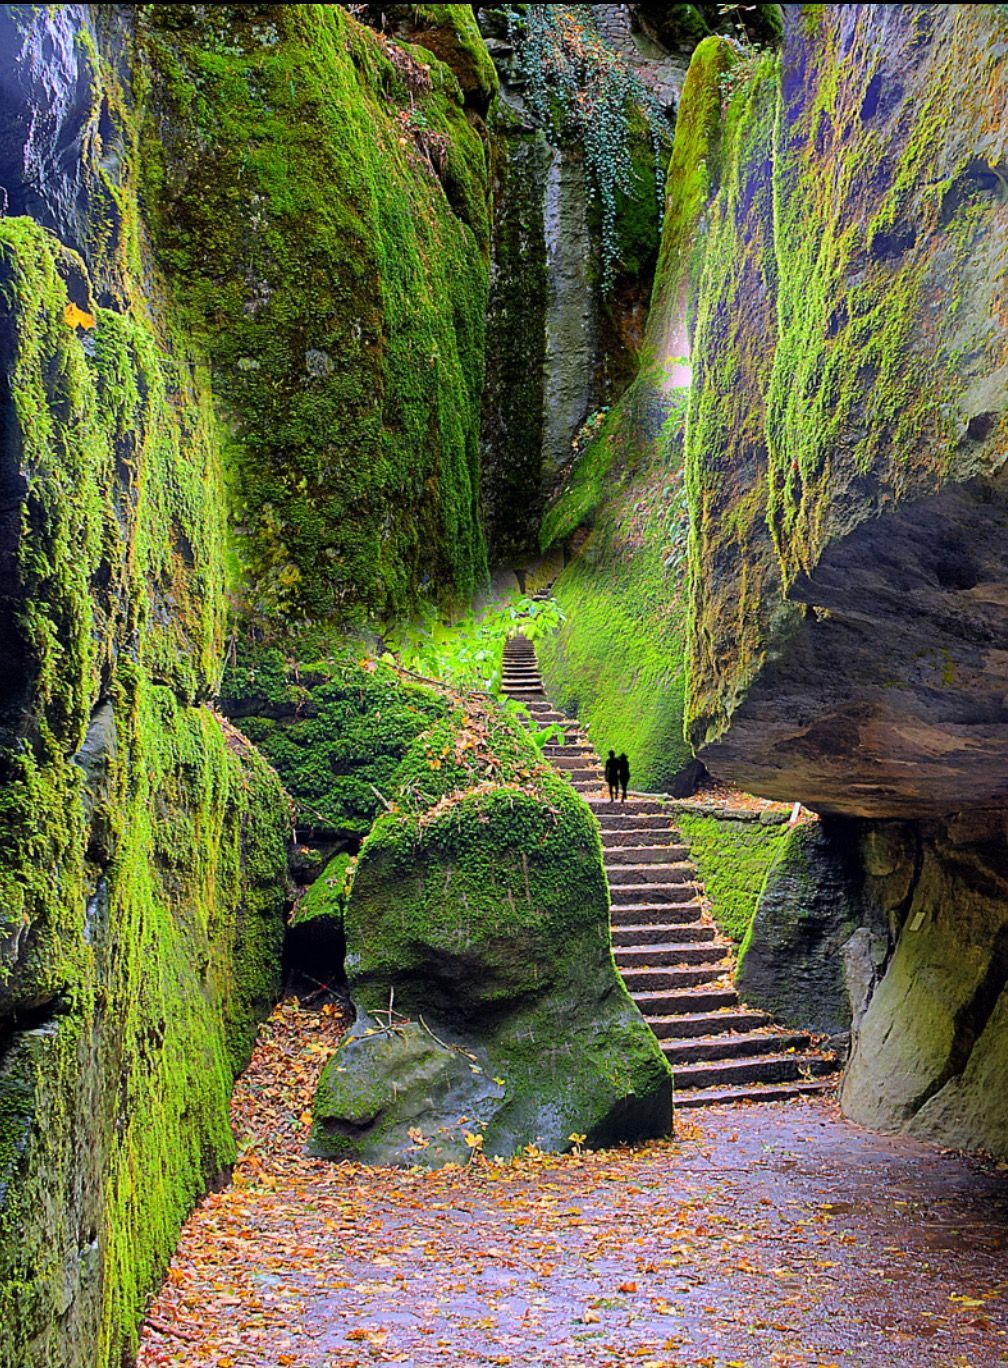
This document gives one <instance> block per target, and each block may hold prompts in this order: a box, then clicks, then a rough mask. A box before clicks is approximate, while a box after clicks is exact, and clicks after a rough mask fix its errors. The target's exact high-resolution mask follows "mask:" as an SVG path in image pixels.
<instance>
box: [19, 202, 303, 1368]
mask: <svg viewBox="0 0 1008 1368" xmlns="http://www.w3.org/2000/svg"><path fill="white" fill-rule="evenodd" d="M68 280H69V281H70V282H71V284H70V285H69V286H68V284H67V281H68ZM0 284H2V296H3V301H4V303H3V309H2V311H0V372H2V386H0V403H2V407H3V415H2V417H3V424H4V431H5V433H6V436H7V441H6V442H5V445H4V449H3V456H2V460H3V463H4V474H3V485H4V487H5V489H6V490H7V491H8V492H9V497H10V498H11V499H12V502H13V508H14V511H15V514H16V516H15V518H12V519H11V522H10V527H12V528H13V527H16V529H17V531H16V535H15V536H8V537H7V538H5V540H4V543H3V545H2V547H0V585H2V590H3V595H2V598H0V631H2V639H3V641H4V644H5V647H6V650H7V652H8V657H7V664H6V667H5V672H4V676H3V699H2V702H3V709H2V713H0V832H2V835H0V1327H2V1330H0V1364H2V1365H3V1368H43V1365H45V1366H46V1368H48V1366H49V1365H52V1364H56V1363H58V1364H61V1365H66V1366H67V1368H92V1365H102V1368H105V1365H109V1368H111V1365H114V1364H118V1363H120V1362H121V1361H122V1358H123V1356H124V1354H127V1355H128V1354H129V1352H130V1348H131V1346H132V1345H133V1343H134V1342H135V1333H136V1325H137V1322H138V1320H139V1317H140V1315H141V1314H142V1310H143V1307H144V1305H145V1301H146V1297H147V1295H148V1294H149V1292H150V1290H151V1287H152V1286H153V1284H154V1282H155V1281H156V1279H157V1277H158V1275H159V1274H160V1272H161V1270H162V1269H163V1267H164V1264H165V1261H166V1260H167V1258H168V1257H169V1255H170V1253H171V1250H172V1247H173V1244H174V1240H175V1237H176V1235H177V1231H178V1228H179V1225H180V1223H181V1221H182V1219H183V1217H184V1215H185V1213H186V1211H187V1210H188V1208H189V1207H190V1205H191V1204H192V1202H193V1201H194V1200H195V1199H196V1198H197V1197H198V1196H199V1194H200V1193H201V1192H202V1191H203V1190H204V1189H205V1186H206V1184H207V1183H208V1182H209V1181H211V1180H212V1179H213V1178H214V1177H215V1176H216V1175H217V1174H219V1173H220V1172H221V1171H222V1170H223V1169H224V1168H225V1167H226V1166H227V1164H228V1163H229V1162H230V1160H231V1158H232V1155H233V1141H232V1139H231V1134H230V1129H229V1126H228V1114H227V1103H228V1097H229V1093H230V1087H231V1082H232V1079H233V1077H234V1074H235V1073H236V1072H237V1071H238V1069H240V1068H241V1067H242V1066H243V1064H244V1062H245V1060H246V1059H247V1057H248V1053H249V1051H250V1049H251V1045H252V1038H253V1034H254V1022H255V1017H256V1015H257V1014H259V1013H262V1012H263V1011H264V1010H265V1009H266V1008H267V1007H268V1005H269V1002H270V1000H271V998H272V996H273V994H274V993H275V992H276V989H277V984H278V973H279V956H280V943H281V940H282V935H283V920H282V913H283V909H284V906H285V895H286V873H285V855H286V841H287V829H288V820H289V819H288V816H287V805H286V800H285V797H284V795H283V793H282V790H281V789H280V785H279V783H278V781H277V779H276V777H275V775H274V774H273V773H272V771H270V770H269V769H268V767H267V766H266V765H265V763H264V762H263V761H262V760H261V758H259V757H258V756H257V755H256V754H255V752H254V751H253V750H252V749H251V747H250V746H249V745H248V744H247V743H246V742H244V740H243V739H242V738H240V737H238V736H237V735H236V734H235V733H233V732H231V731H230V730H228V729H227V728H226V727H225V726H224V725H223V724H222V723H221V722H220V721H219V720H218V719H217V718H216V717H215V716H214V715H213V714H212V713H211V712H210V711H209V709H208V708H207V707H206V706H204V705H203V704H202V703H201V699H203V698H205V697H206V696H207V694H208V693H209V692H210V691H211V690H212V689H213V687H214V683H215V679H216V675H217V671H218V668H219V667H218V660H219V658H220V654H221V644H222V642H221V638H222V626H223V613H222V609H223V596H222V591H221V586H222V580H223V567H222V561H221V557H222V547H223V542H222V530H223V529H222V525H221V508H222V500H221V498H220V480H221V470H220V463H219V458H218V454H217V449H216V444H215V441H214V428H213V421H212V418H211V415H210V411H209V399H208V395H207V393H206V390H205V388H204V387H203V381H202V380H201V379H200V377H199V376H198V375H197V374H194V372H193V371H192V370H191V369H190V368H189V366H188V365H187V363H186V362H185V361H184V359H180V358H179V357H178V356H177V355H174V354H172V353H171V352H169V351H168V350H166V349H165V347H164V345H163V344H162V342H161V341H159V339H158V338H157V337H155V335H154V334H153V333H152V332H151V331H150V328H149V325H147V324H146V323H145V322H142V321H137V320H135V319H133V318H131V317H129V316H127V315H124V314H117V313H113V312H111V311H109V310H105V309H95V312H94V313H91V312H89V311H88V310H87V309H86V308H83V307H81V303H78V302H77V301H82V302H83V303H84V304H88V303H90V296H91V287H90V282H89V280H88V278H87V276H86V274H85V273H84V271H83V268H82V265H81V260H80V257H79V256H77V255H76V254H75V253H73V252H70V251H69V250H67V249H65V248H62V247H61V246H60V244H59V243H58V242H57V241H56V240H55V239H54V238H53V237H52V236H51V235H50V234H49V233H48V232H46V231H45V230H44V229H42V228H40V227H39V226H38V225H37V224H35V223H34V222H33V221H31V220H29V219H24V218H22V219H7V220H4V222H3V224H2V225H0ZM91 307H92V308H94V305H93V304H92V305H91Z"/></svg>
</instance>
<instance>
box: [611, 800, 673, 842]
mask: <svg viewBox="0 0 1008 1368" xmlns="http://www.w3.org/2000/svg"><path fill="white" fill-rule="evenodd" d="M595 816H596V817H597V818H598V821H599V826H600V827H601V828H602V834H603V836H620V835H627V836H640V835H643V834H646V833H647V832H649V831H650V832H651V833H652V834H654V833H655V832H661V833H662V835H666V834H667V835H669V836H674V837H676V838H677V839H678V836H679V833H678V832H677V831H676V830H675V828H674V827H672V826H671V825H670V823H669V819H668V818H667V817H666V816H664V815H663V814H660V813H653V814H650V813H646V812H638V811H637V810H636V809H635V808H634V807H633V806H632V804H627V805H626V806H624V805H623V804H622V803H621V804H620V806H619V807H618V808H617V807H613V806H611V805H610V804H609V803H608V802H606V803H605V804H603V805H602V806H601V807H600V808H598V809H597V810H596V813H595Z"/></svg>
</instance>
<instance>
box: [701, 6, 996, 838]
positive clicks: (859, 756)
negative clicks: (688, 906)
mask: <svg viewBox="0 0 1008 1368" xmlns="http://www.w3.org/2000/svg"><path fill="white" fill-rule="evenodd" d="M1006 22H1008V21H1006V19H1005V16H1004V14H1003V12H1002V11H1001V9H999V8H998V7H997V6H985V7H979V6H946V7H927V6H901V7H899V8H898V9H893V8H883V7H878V6H871V5H863V6H862V5H849V6H821V7H808V8H805V9H796V8H790V9H789V10H788V11H787V14H786V24H785V40H784V45H783V49H782V52H781V55H780V58H779V60H778V61H776V62H772V61H771V62H764V63H763V64H762V65H761V66H759V67H758V68H757V69H755V70H754V71H752V72H751V73H747V74H748V75H749V79H747V80H746V81H745V82H744V83H743V82H740V83H738V84H736V86H735V93H734V94H733V96H732V99H731V102H730V105H729V109H728V112H727V116H726V148H727V150H726V152H725V155H724V159H723V160H724V165H723V170H722V187H721V191H720V194H719V196H718V198H717V201H716V203H715V205H714V207H713V209H712V211H711V213H710V218H709V227H708V231H707V245H706V250H705V265H704V271H703V276H702V280H701V283H700V286H699V289H698V291H697V294H696V305H695V307H696V329H695V338H694V343H695V345H694V353H693V354H694V370H693V392H692V396H691V402H690V415H689V422H688V428H687V468H688V476H689V487H690V501H691V510H692V518H693V527H694V542H693V557H692V560H693V591H692V626H691V641H690V679H691V683H690V696H689V699H688V721H689V732H690V736H691V739H692V741H693V743H694V745H695V746H696V747H697V748H698V751H699V754H700V755H701V757H702V758H704V759H705V760H707V761H708V763H709V764H710V765H711V766H712V767H713V768H715V769H716V770H717V771H718V772H719V773H721V774H724V775H726V776H728V777H731V778H733V779H735V780H737V781H738V782H740V783H741V784H742V785H743V786H745V787H750V788H753V789H755V790H757V791H759V792H763V793H766V794H767V795H769V796H775V797H781V798H793V797H801V798H802V799H804V800H805V801H807V802H810V803H812V804H813V805H815V806H818V807H820V808H822V809H824V810H833V811H842V812H848V813H852V814H874V815H894V814H897V813H902V814H906V815H911V816H912V815H918V814H922V813H926V812H929V811H931V812H934V811H942V810H948V809H949V808H952V807H956V806H959V805H961V804H963V803H968V804H977V803H990V802H997V801H1000V800H1002V799H1003V798H1004V796H1005V793H1006V791H1008V751H1006V749H1005V746H1004V740H1003V737H1004V734H1005V727H1004V723H1005V720H1006V719H1005V715H1004V708H1003V700H1004V690H1003V677H1002V676H1003V672H1002V670H1001V668H1000V664H999V660H1000V657H999V655H998V653H997V651H996V649H993V648H992V646H991V645H990V643H993V642H994V641H996V640H998V639H1000V637H1001V636H1002V635H1003V632H1004V629H1005V627H1006V626H1008V624H1006V623H1005V622H1004V620H1003V609H1002V607H1001V606H1000V605H1001V603H1002V600H1003V597H1004V593H1003V585H1004V582H1005V573H1006V572H1005V564H1004V538H1003V535H1002V528H1003V521H1004V516H1005V500H1006V489H1005V477H1004V474H1003V462H1004V452H1005V438H1006V427H1005V422H1006V420H1005V417H1004V413H1003V410H1004V407H1005V394H1006V386H1005V374H1006V371H1005V364H1006V359H1008V338H1006V332H1005V324H1004V310H1003V307H1002V295H1003V274H1004V241H1005V228H1006V226H1008V220H1006V214H1008V209H1006V206H1005V202H1004V196H1003V194H1002V184H1003V179H1004V178H1003V173H1002V164H1003V161H1004V157H1005V137H1006V134H1005V129H1004V122H1003V118H1002V114H1001V111H1002V107H1003V103H1004V93H1005V90H1006V88H1008V86H1006V82H1008V68H1006V59H1005V56H1004V38H1005V35H1006V29H1005V24H1006ZM841 67H842V69H843V70H844V72H845V73H846V75H845V79H844V80H843V81H839V80H837V79H836V73H837V71H838V70H840V69H841ZM976 71H981V72H982V73H983V79H982V81H980V82H977V81H976V80H975V78H974V73H975V72H976ZM978 747H980V748H982V749H983V752H984V763H983V765H982V766H981V767H978V766H977V765H976V763H975V760H974V756H975V754H976V750H977V748H978Z"/></svg>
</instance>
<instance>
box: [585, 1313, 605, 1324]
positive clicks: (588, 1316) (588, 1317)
mask: <svg viewBox="0 0 1008 1368" xmlns="http://www.w3.org/2000/svg"><path fill="white" fill-rule="evenodd" d="M601 1319H602V1317H601V1316H600V1315H599V1313H598V1312H597V1311H586V1312H585V1313H584V1315H583V1316H582V1317H581V1320H582V1321H583V1322H584V1324H585V1325H598V1324H599V1322H600V1321H601Z"/></svg>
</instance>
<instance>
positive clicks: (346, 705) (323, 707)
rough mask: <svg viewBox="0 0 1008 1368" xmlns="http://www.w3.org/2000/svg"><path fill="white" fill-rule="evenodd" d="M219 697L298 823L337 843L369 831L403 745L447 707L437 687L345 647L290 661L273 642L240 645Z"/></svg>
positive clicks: (386, 797)
mask: <svg viewBox="0 0 1008 1368" xmlns="http://www.w3.org/2000/svg"><path fill="white" fill-rule="evenodd" d="M221 695H222V697H221V706H222V708H223V710H224V712H225V713H226V714H227V715H228V716H229V717H231V718H233V719H234V720H235V722H236V723H237V724H238V725H239V726H240V727H241V729H242V731H243V732H244V733H245V735H246V736H248V737H249V739H250V740H251V741H253V742H255V744H256V745H257V746H258V747H259V749H260V750H261V751H262V753H263V754H264V755H265V756H266V758H267V759H268V760H269V762H270V764H272V765H273V766H274V768H275V769H276V771H277V773H278V774H279V775H280V778H281V779H282V780H283V783H284V787H285V788H286V789H287V791H288V792H289V793H290V795H291V797H292V798H293V799H294V804H295V808H296V811H297V823H298V828H299V831H301V832H302V833H308V834H309V835H311V836H312V837H315V838H319V837H321V838H331V839H335V840H344V841H347V840H354V839H359V838H360V837H361V836H364V835H366V833H367V832H368V831H369V830H370V828H371V823H372V822H373V821H374V818H375V815H376V813H378V812H380V811H381V810H382V803H383V800H384V801H388V800H389V799H390V797H391V795H392V793H393V791H394V787H395V782H394V781H395V776H396V774H397V772H398V769H399V765H400V764H401V762H402V760H403V757H404V756H405V754H406V752H407V751H408V749H409V748H410V746H411V745H412V744H413V742H414V740H415V739H416V737H417V736H419V735H420V734H421V733H422V732H425V731H426V730H427V729H428V728H429V727H430V725H431V723H432V722H433V721H435V719H437V718H439V717H441V716H443V715H444V713H445V712H446V711H447V710H448V707H449V704H448V703H447V702H446V700H445V698H444V696H443V694H441V693H439V692H437V691H436V690H434V689H430V688H427V687H425V686H424V685H422V684H414V683H412V682H410V681H408V680H405V679H404V678H403V677H402V676H401V675H400V674H398V673H397V672H396V671H395V670H393V669H391V668H390V667H389V666H387V665H383V664H380V663H376V662H374V661H370V660H369V661H366V662H365V663H364V664H361V663H359V662H358V661H357V660H356V659H354V658H353V656H352V655H350V654H348V653H347V652H346V651H344V653H343V654H342V655H341V656H339V657H338V658H332V659H328V660H321V661H317V662H315V663H313V664H304V665H298V664H297V663H296V662H295V661H293V660H291V659H290V658H288V657H286V656H284V655H283V653H282V652H280V651H279V650H277V649H276V648H273V647H267V648H264V649H253V648H248V649H245V648H240V649H239V650H238V651H237V652H236V655H235V658H234V661H233V663H230V664H229V665H228V667H227V669H226V670H225V672H224V679H223V683H222V685H221Z"/></svg>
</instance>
